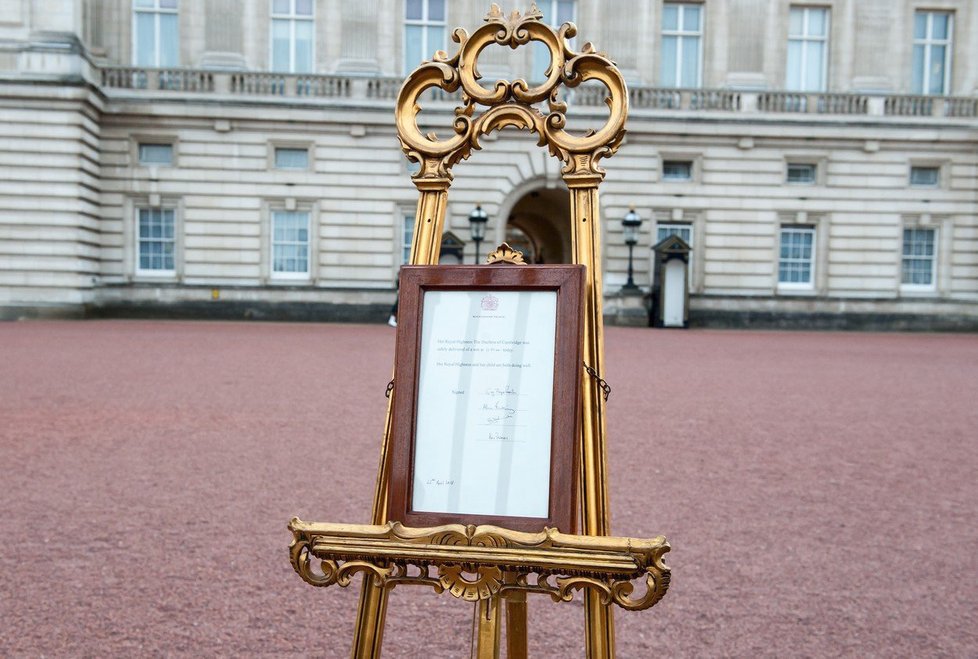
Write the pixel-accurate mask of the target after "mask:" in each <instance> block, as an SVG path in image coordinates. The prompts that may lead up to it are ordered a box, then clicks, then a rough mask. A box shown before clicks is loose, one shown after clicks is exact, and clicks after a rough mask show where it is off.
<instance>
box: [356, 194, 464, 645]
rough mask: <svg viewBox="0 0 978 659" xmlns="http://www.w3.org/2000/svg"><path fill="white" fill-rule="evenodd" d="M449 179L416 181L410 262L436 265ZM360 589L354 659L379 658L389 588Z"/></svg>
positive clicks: (383, 488)
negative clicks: (417, 195) (416, 201)
mask: <svg viewBox="0 0 978 659" xmlns="http://www.w3.org/2000/svg"><path fill="white" fill-rule="evenodd" d="M450 183H451V181H450V180H449V179H433V180H428V181H423V182H422V181H419V182H417V186H418V189H419V190H420V191H421V195H420V197H419V199H418V206H417V210H416V211H415V220H414V241H413V242H412V245H411V263H412V264H414V265H436V264H437V263H438V251H439V248H440V246H441V234H442V227H443V226H444V224H445V207H446V204H447V203H448V186H449V184H450ZM396 395H397V392H392V394H391V396H390V398H389V399H388V401H387V418H386V421H385V422H384V440H383V442H382V444H381V448H380V466H379V468H378V470H377V484H376V486H375V487H374V505H373V515H372V516H371V521H372V523H373V524H384V523H385V522H386V521H387V479H388V473H387V472H388V469H389V463H388V456H387V449H388V446H389V442H390V432H391V408H392V404H393V402H394V396H396ZM361 588H362V590H361V591H360V603H359V605H358V606H357V620H356V628H355V630H354V638H353V651H352V654H351V656H352V657H353V658H354V659H376V658H377V657H380V648H381V645H382V644H383V641H384V617H385V616H386V614H387V590H386V589H383V588H376V587H374V585H373V579H372V578H371V577H370V576H369V575H366V576H364V579H363V585H362V586H361Z"/></svg>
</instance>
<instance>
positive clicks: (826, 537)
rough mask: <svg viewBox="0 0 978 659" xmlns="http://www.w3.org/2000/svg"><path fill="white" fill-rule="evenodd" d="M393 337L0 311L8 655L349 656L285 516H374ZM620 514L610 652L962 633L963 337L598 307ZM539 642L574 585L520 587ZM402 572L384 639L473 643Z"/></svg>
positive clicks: (562, 643)
mask: <svg viewBox="0 0 978 659" xmlns="http://www.w3.org/2000/svg"><path fill="white" fill-rule="evenodd" d="M393 347H394V332H393V331H392V330H391V329H390V328H388V327H386V326H370V325H339V324H276V323H231V322H224V323H216V322H215V323H211V322H148V321H82V322H53V321H43V322H42V321H38V322H17V323H0V656H4V657H21V656H23V657H35V656H50V657H77V656H99V657H116V656H120V657H142V656H194V657H197V656H322V657H345V656H347V655H348V653H349V646H350V641H351V638H352V625H353V618H354V613H355V609H356V599H357V594H358V590H357V588H355V587H351V588H348V589H341V588H338V587H333V588H327V589H316V588H312V587H310V586H308V585H306V584H305V583H303V582H302V581H301V580H300V579H299V577H298V576H297V575H296V574H295V573H294V572H293V571H292V568H291V566H290V565H289V562H288V552H287V547H288V543H289V540H290V537H289V533H288V532H287V530H286V528H285V525H286V523H287V522H288V520H289V518H290V517H291V516H293V515H297V516H299V517H301V518H302V519H305V520H309V521H336V522H366V521H368V518H369V514H370V501H371V496H372V488H373V482H374V478H375V475H376V467H377V458H378V452H379V445H380V436H381V430H382V424H383V415H384V408H385V402H386V401H385V399H384V389H385V386H386V384H387V382H388V380H389V379H390V371H391V364H392V359H393ZM606 353H607V365H606V373H605V374H604V375H605V377H606V379H607V380H608V382H609V383H610V384H611V386H612V388H613V391H612V394H611V399H610V401H609V403H608V419H609V423H608V434H609V451H610V455H609V459H610V473H611V477H612V482H611V485H610V490H611V502H612V510H613V530H614V533H615V534H617V535H629V536H636V537H651V536H653V535H657V534H660V533H661V534H664V535H666V537H667V538H668V539H669V541H670V542H671V543H672V546H673V551H672V552H671V553H670V554H668V555H667V562H668V563H669V565H670V566H671V567H672V569H673V581H672V586H671V589H670V591H669V593H668V594H667V595H666V597H665V599H664V600H663V601H662V602H661V603H660V604H658V605H657V606H656V607H655V608H653V609H651V610H650V611H646V612H639V613H629V612H623V611H620V610H619V611H617V612H616V614H615V615H616V624H617V643H618V656H619V657H651V656H668V657H673V656H675V657H703V656H738V657H746V656H751V657H753V656H772V657H785V656H817V657H822V656H829V657H835V656H850V657H863V656H950V657H964V656H978V336H975V335H951V334H869V333H866V334H858V333H805V332H758V331H707V330H693V331H675V330H674V331H669V330H648V329H629V328H615V327H611V328H608V329H607V330H606ZM529 604H530V625H531V628H530V656H534V657H568V656H571V657H581V656H583V654H584V653H583V606H582V605H581V603H580V596H578V598H577V599H576V600H575V601H574V602H573V603H569V604H559V605H557V604H553V603H551V602H550V600H549V599H548V598H543V597H540V596H532V595H531V596H530V598H529ZM470 618H471V608H470V605H468V604H464V603H462V602H459V601H457V600H454V599H453V598H452V597H451V596H450V595H448V594H447V593H446V594H442V595H435V594H434V593H433V592H431V591H430V590H426V589H421V588H407V587H405V588H401V589H398V590H396V591H395V592H394V595H393V597H392V599H391V604H390V609H389V615H388V625H387V631H386V634H385V646H384V651H385V654H384V656H386V657H416V656H430V657H462V656H467V653H468V635H469V625H470Z"/></svg>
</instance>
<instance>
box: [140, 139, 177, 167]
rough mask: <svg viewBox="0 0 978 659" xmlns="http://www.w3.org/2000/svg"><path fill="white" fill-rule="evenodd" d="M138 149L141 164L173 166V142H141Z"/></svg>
mask: <svg viewBox="0 0 978 659" xmlns="http://www.w3.org/2000/svg"><path fill="white" fill-rule="evenodd" d="M137 151H138V157H139V164H140V165H145V166H151V167H157V166H163V167H171V166H172V165H173V145H172V144H152V143H149V142H140V143H139V147H138V149H137Z"/></svg>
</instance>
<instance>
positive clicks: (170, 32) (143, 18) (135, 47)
mask: <svg viewBox="0 0 978 659" xmlns="http://www.w3.org/2000/svg"><path fill="white" fill-rule="evenodd" d="M132 23H133V25H132V35H133V36H132V60H133V64H135V65H136V66H149V67H170V66H177V65H178V64H179V62H180V38H179V31H178V28H177V0H135V3H134V6H133V13H132Z"/></svg>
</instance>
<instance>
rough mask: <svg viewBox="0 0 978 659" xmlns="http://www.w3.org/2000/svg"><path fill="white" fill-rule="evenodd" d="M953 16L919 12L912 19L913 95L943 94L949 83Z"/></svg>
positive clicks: (940, 12)
mask: <svg viewBox="0 0 978 659" xmlns="http://www.w3.org/2000/svg"><path fill="white" fill-rule="evenodd" d="M953 27H954V26H953V21H952V16H951V14H950V13H948V12H942V11H918V12H914V16H913V79H912V81H911V88H912V91H913V93H914V94H946V93H947V91H948V87H949V86H950V80H951V31H952V28H953Z"/></svg>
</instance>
